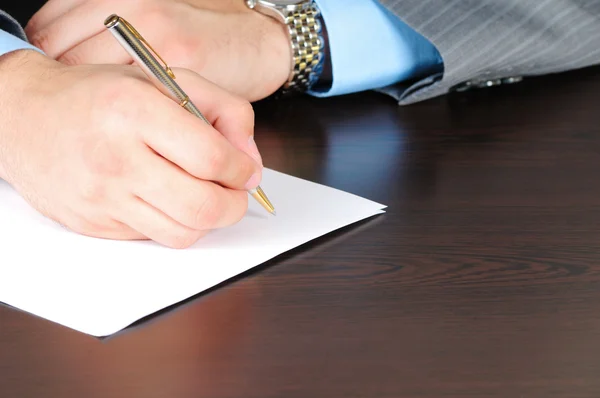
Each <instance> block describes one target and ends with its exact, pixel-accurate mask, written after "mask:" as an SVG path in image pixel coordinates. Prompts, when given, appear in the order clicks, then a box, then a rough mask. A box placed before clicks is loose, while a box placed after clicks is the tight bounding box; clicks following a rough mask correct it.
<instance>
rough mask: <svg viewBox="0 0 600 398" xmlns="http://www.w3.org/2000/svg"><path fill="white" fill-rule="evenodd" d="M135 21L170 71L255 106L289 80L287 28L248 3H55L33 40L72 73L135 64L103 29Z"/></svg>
mask: <svg viewBox="0 0 600 398" xmlns="http://www.w3.org/2000/svg"><path fill="white" fill-rule="evenodd" d="M113 13H114V14H118V15H119V16H122V17H123V18H125V19H126V20H128V21H129V22H130V23H131V24H132V25H133V26H134V27H135V28H136V29H137V30H138V31H139V32H140V34H141V35H142V36H144V38H145V39H146V40H147V41H148V42H149V43H150V45H151V46H152V47H153V48H154V49H155V50H156V52H157V53H158V54H159V55H160V56H161V57H162V58H163V59H164V60H165V61H166V62H167V64H169V65H170V66H178V67H183V68H187V69H190V70H192V71H194V72H197V73H199V74H200V75H202V76H203V77H205V78H206V79H208V80H211V81H212V82H214V83H216V84H217V85H219V86H221V87H223V88H225V89H226V90H228V91H230V92H232V93H234V94H236V95H238V96H241V97H243V98H245V99H246V100H248V101H256V100H259V99H262V98H265V97H267V96H269V95H271V94H272V93H274V92H275V91H276V90H277V89H278V88H279V87H281V86H282V85H283V84H284V83H285V81H286V80H287V78H288V75H289V72H290V68H291V49H290V45H289V40H288V38H287V35H286V32H285V30H284V29H285V28H284V27H283V26H282V25H281V24H279V23H277V22H276V21H273V20H272V18H270V17H266V16H264V15H262V14H260V13H258V12H256V11H253V10H249V9H247V7H246V6H245V4H244V1H243V0H135V1H134V0H49V1H48V2H47V3H46V5H45V6H44V7H42V8H41V9H40V11H39V12H38V13H36V14H35V15H34V16H33V18H32V19H31V20H30V21H29V23H28V25H27V26H26V32H27V35H28V37H29V40H30V41H31V42H32V43H33V44H34V45H36V46H37V47H39V48H41V49H42V50H43V51H44V52H45V53H46V54H47V55H48V56H50V57H52V58H54V59H57V60H58V61H60V62H62V63H65V64H68V65H80V64H107V63H108V64H115V63H116V64H128V63H130V62H132V59H131V58H130V57H129V55H128V54H127V53H126V52H125V51H124V50H123V49H122V48H121V46H120V45H119V44H118V43H117V41H116V40H115V39H114V37H112V35H111V33H110V32H108V31H107V30H106V28H105V27H104V24H103V23H104V20H105V19H106V17H108V16H109V15H111V14H113Z"/></svg>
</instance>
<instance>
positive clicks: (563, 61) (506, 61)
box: [380, 0, 600, 105]
mask: <svg viewBox="0 0 600 398" xmlns="http://www.w3.org/2000/svg"><path fill="white" fill-rule="evenodd" d="M380 2H381V3H382V4H383V5H384V6H385V7H386V8H387V9H389V10H390V11H391V12H392V13H394V14H395V15H397V16H398V17H399V18H400V19H402V20H403V21H404V22H405V23H406V24H408V25H409V26H411V27H412V28H413V29H415V30H416V31H417V32H419V33H420V34H421V35H423V36H425V37H426V38H427V39H429V40H430V41H431V42H432V43H433V44H434V45H435V46H436V47H437V49H438V51H439V52H440V54H441V56H442V58H443V61H444V71H443V73H440V74H437V75H435V76H427V77H424V78H422V79H417V81H416V82H412V83H410V84H398V85H395V86H392V87H386V88H384V89H383V90H381V91H383V92H385V93H388V94H390V95H393V96H394V97H395V98H396V99H398V101H399V103H400V104H402V105H403V104H410V103H415V102H418V101H423V100H425V99H428V98H432V97H436V96H439V95H444V94H446V93H448V92H449V91H451V90H464V89H467V88H470V87H487V86H489V85H495V84H502V83H512V82H517V81H519V80H520V79H522V78H523V77H526V76H534V75H543V74H550V73H557V72H563V71H568V70H573V69H578V68H582V67H587V66H591V65H595V64H599V63H600V0H380Z"/></svg>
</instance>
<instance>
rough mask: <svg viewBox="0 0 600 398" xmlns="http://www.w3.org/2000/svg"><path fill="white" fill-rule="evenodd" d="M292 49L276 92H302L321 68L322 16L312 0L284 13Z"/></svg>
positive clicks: (316, 77) (311, 82)
mask: <svg viewBox="0 0 600 398" xmlns="http://www.w3.org/2000/svg"><path fill="white" fill-rule="evenodd" d="M284 19H285V24H286V26H287V29H288V32H289V36H290V41H291V49H292V63H293V65H292V68H293V70H292V72H291V77H290V80H288V81H287V82H286V83H285V84H284V85H283V86H282V87H281V88H280V89H279V92H278V94H279V95H289V94H294V93H302V92H305V91H307V90H308V89H309V88H310V87H312V86H313V85H314V84H315V83H316V82H317V81H318V80H319V77H320V75H321V73H322V71H323V65H324V58H325V51H324V48H325V39H324V36H323V29H324V24H323V19H322V17H321V12H320V11H319V9H318V8H317V6H316V4H315V2H314V1H310V2H307V3H306V4H305V5H303V6H302V7H299V8H298V9H296V10H294V11H289V12H287V14H284Z"/></svg>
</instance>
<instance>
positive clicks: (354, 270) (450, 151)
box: [0, 69, 600, 398]
mask: <svg viewBox="0 0 600 398" xmlns="http://www.w3.org/2000/svg"><path fill="white" fill-rule="evenodd" d="M256 112H257V137H258V139H257V141H258V143H259V146H260V148H261V150H262V153H263V156H264V159H265V164H266V165H267V166H268V167H271V168H274V169H277V170H280V171H283V172H286V173H290V174H293V175H296V176H299V177H302V178H306V179H310V180H313V181H317V182H320V183H323V184H327V185H330V186H333V187H336V188H340V189H343V190H346V191H349V192H352V193H355V194H358V195H361V196H364V197H367V198H370V199H373V200H376V201H379V202H382V203H385V204H387V205H389V209H388V212H387V213H386V214H385V215H383V216H380V217H376V218H374V219H370V220H368V221H365V222H361V223H359V224H357V225H354V226H351V227H349V228H345V229H343V230H341V231H338V232H336V233H333V234H331V235H328V236H327V237H325V238H323V239H319V240H317V241H314V242H312V243H310V244H307V245H305V246H302V247H300V248H299V249H297V250H294V251H292V252H289V253H286V254H284V255H282V256H280V257H278V258H276V259H275V260H273V261H270V262H269V263H268V264H266V265H264V266H261V267H258V268H257V269H255V270H254V271H252V272H249V273H247V274H244V275H243V276H241V277H240V278H236V279H235V280H233V281H231V282H229V283H226V284H224V285H223V286H220V287H219V288H217V289H213V290H211V291H210V292H208V293H207V294H202V295H200V296H198V297H195V298H193V299H191V300H188V301H186V302H185V303H183V304H181V305H179V306H176V307H174V308H171V309H169V310H167V311H163V312H161V313H160V314H157V315H156V316H153V317H150V318H149V319H146V320H144V321H142V322H140V323H138V324H136V325H135V326H133V327H131V328H128V329H127V330H125V331H123V332H122V333H119V334H117V335H116V336H114V337H112V338H109V339H105V340H99V339H96V338H93V337H90V336H87V335H83V334H80V333H78V332H75V331H72V330H69V329H67V328H64V327H62V326H59V325H56V324H53V323H51V322H48V321H45V320H42V319H38V318H36V317H34V316H30V315H27V314H25V313H22V312H20V311H17V310H14V309H12V308H9V307H3V306H0V396H2V397H19V398H24V397H44V398H55V397H56V398H58V397H61V398H62V397H87V398H95V397H98V398H100V397H102V398H105V397H111V398H113V397H127V398H131V397H144V398H146V397H169V398H174V397H177V398H179V397H183V398H186V397H190V398H191V397H194V398H196V397H210V398H234V397H235V398H239V397H244V398H270V397H286V398H296V397H297V398H310V397H327V398H337V397H340V398H342V397H343V398H351V397H367V398H372V397H385V398H399V397H419V398H421V397H457V398H459V397H460V398H463V397H527V398H530V397H540V398H551V397H568V398H578V397H598V396H600V178H599V177H600V71H599V70H597V69H588V70H583V71H579V72H574V73H569V74H564V75H558V76H553V77H547V78H540V79H533V80H531V81H526V82H523V83H521V84H518V85H515V86H511V87H500V88H490V89H485V90H480V91H476V92H472V93H466V94H461V95H452V96H447V97H443V98H438V99H435V100H432V101H428V102H425V103H421V104H417V105H414V106H409V107H398V106H397V105H396V104H395V102H394V101H393V100H391V99H390V98H388V97H385V96H382V95H378V94H375V93H365V94H361V95H354V96H347V97H341V98H333V99H327V100H319V99H311V98H301V99H296V100H293V101H284V102H280V103H277V102H269V101H266V102H263V103H260V104H257V105H256ZM0 277H1V276H0ZM107 289H108V290H110V287H107ZM74 299H76V298H74Z"/></svg>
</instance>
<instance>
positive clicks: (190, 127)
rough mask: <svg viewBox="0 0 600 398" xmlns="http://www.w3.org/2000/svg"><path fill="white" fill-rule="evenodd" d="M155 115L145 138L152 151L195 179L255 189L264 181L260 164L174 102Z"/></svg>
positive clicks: (143, 135) (163, 102)
mask: <svg viewBox="0 0 600 398" xmlns="http://www.w3.org/2000/svg"><path fill="white" fill-rule="evenodd" d="M160 106H162V107H163V110H164V112H160V113H156V112H155V115H153V116H154V117H153V120H152V121H151V122H150V123H148V126H149V127H148V128H146V129H144V130H143V131H141V135H142V139H143V140H144V142H145V143H146V145H148V146H149V147H150V148H151V149H152V150H154V151H155V152H157V153H158V154H159V155H161V156H163V157H164V158H166V159H168V160H169V161H171V162H172V163H175V164H176V165H178V166H179V167H181V168H182V169H183V170H185V171H187V172H188V173H189V174H191V175H192V176H194V177H196V178H199V179H202V180H206V181H215V182H218V183H219V184H221V185H223V186H225V187H228V188H233V189H239V190H242V189H253V188H255V187H256V186H257V185H258V184H259V183H260V179H261V170H260V168H259V165H258V164H257V163H256V162H255V161H254V160H253V159H252V158H251V157H250V156H249V155H247V154H245V153H244V152H242V151H240V150H239V149H237V148H235V147H234V146H233V145H232V144H231V143H230V142H229V141H227V139H226V138H225V137H223V136H222V135H221V134H220V133H219V132H218V131H217V130H215V129H214V128H213V127H211V126H209V125H208V124H206V123H204V122H203V121H202V120H200V119H199V118H197V117H196V116H194V115H192V114H191V113H189V112H187V111H185V110H183V109H182V108H181V107H180V106H179V105H178V104H176V103H175V102H174V101H171V100H164V101H162V102H161V105H160Z"/></svg>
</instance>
